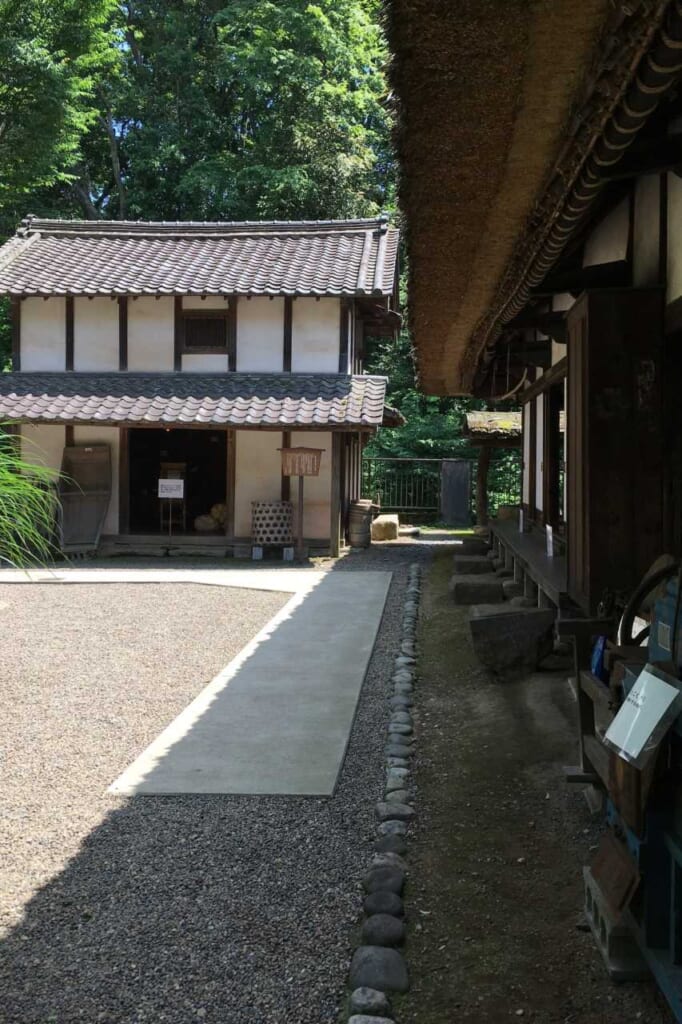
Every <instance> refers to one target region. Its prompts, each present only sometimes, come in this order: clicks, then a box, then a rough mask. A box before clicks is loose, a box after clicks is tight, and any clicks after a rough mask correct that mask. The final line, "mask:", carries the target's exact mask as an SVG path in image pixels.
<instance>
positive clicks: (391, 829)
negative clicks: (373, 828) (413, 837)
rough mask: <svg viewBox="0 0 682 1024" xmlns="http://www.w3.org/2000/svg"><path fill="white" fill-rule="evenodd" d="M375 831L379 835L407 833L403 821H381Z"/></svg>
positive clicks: (402, 834)
mask: <svg viewBox="0 0 682 1024" xmlns="http://www.w3.org/2000/svg"><path fill="white" fill-rule="evenodd" d="M377 832H378V833H379V835H380V836H404V835H406V834H407V825H406V824H405V822H404V821H382V822H381V824H380V825H377Z"/></svg>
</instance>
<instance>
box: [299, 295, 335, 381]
mask: <svg viewBox="0 0 682 1024" xmlns="http://www.w3.org/2000/svg"><path fill="white" fill-rule="evenodd" d="M339 305H340V300H339V299H332V298H328V299H320V300H319V301H318V300H317V299H309V298H304V299H296V300H295V301H294V303H293V314H292V339H291V369H292V371H293V372H294V373H338V372H339V345H340V308H339Z"/></svg>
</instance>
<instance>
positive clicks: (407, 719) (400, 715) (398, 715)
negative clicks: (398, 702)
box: [391, 711, 412, 725]
mask: <svg viewBox="0 0 682 1024" xmlns="http://www.w3.org/2000/svg"><path fill="white" fill-rule="evenodd" d="M391 722H392V723H393V722H395V723H396V724H398V725H412V715H408V713H407V711H394V712H393V714H392V715H391Z"/></svg>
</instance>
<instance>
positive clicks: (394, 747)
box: [384, 743, 414, 758]
mask: <svg viewBox="0 0 682 1024" xmlns="http://www.w3.org/2000/svg"><path fill="white" fill-rule="evenodd" d="M384 753H385V754H386V756H387V757H400V758H403V757H412V755H413V754H414V747H400V746H398V744H397V743H387V744H386V746H385V747H384Z"/></svg>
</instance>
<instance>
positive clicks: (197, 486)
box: [128, 429, 227, 535]
mask: <svg viewBox="0 0 682 1024" xmlns="http://www.w3.org/2000/svg"><path fill="white" fill-rule="evenodd" d="M128 452H129V455H128V457H129V466H130V471H129V495H130V532H131V533H163V532H167V531H168V528H169V518H170V517H172V530H173V533H174V534H178V533H190V534H197V533H205V534H207V535H210V534H211V533H222V532H224V523H225V506H226V502H227V431H225V430H175V429H167V430H148V429H131V430H130V431H129V436H128ZM162 477H171V478H176V479H178V478H179V479H182V480H184V484H185V486H184V497H183V498H182V499H177V500H176V501H174V502H166V501H162V500H160V499H159V497H158V482H159V479H160V478H162ZM212 513H213V514H212Z"/></svg>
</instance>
